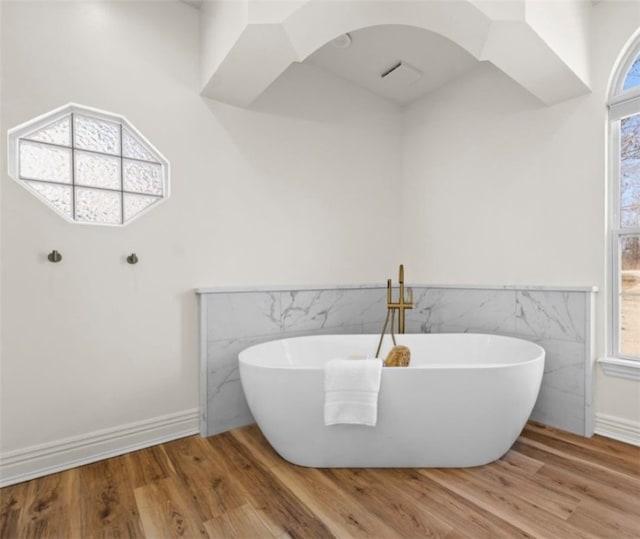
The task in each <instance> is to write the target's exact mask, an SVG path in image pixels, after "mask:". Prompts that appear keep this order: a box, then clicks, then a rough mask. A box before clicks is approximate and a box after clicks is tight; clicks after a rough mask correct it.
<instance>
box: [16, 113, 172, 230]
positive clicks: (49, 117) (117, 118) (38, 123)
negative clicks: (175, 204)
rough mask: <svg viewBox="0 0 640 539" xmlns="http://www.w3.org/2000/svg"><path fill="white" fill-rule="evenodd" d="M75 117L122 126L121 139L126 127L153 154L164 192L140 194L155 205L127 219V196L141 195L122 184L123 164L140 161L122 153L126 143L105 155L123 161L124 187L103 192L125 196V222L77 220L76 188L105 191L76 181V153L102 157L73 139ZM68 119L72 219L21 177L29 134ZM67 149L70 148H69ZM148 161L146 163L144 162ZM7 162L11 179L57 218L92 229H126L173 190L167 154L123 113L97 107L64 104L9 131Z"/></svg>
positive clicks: (123, 214) (122, 199)
mask: <svg viewBox="0 0 640 539" xmlns="http://www.w3.org/2000/svg"><path fill="white" fill-rule="evenodd" d="M75 115H78V116H84V117H87V118H92V119H96V120H104V121H106V122H109V123H112V124H117V125H119V126H120V137H122V130H123V128H126V129H127V130H128V131H129V132H130V134H131V135H132V136H133V137H135V139H137V142H138V143H139V144H140V145H141V146H142V147H143V148H144V149H145V150H146V151H147V152H149V153H150V154H151V155H153V157H154V161H149V162H152V163H153V164H155V165H159V166H160V167H161V182H162V192H161V193H160V194H159V195H155V194H150V193H146V192H141V193H139V194H140V195H142V196H148V197H151V196H153V197H157V198H158V201H157V202H154V203H152V204H151V205H149V206H148V207H147V208H144V209H143V210H141V211H139V212H138V213H136V214H135V215H134V216H133V217H131V218H129V219H125V200H124V196H125V193H127V194H132V195H136V194H138V193H135V192H132V193H129V192H126V191H125V189H124V186H123V183H122V181H123V180H122V175H123V172H122V167H123V162H124V161H125V160H128V161H136V160H138V159H136V158H133V157H125V156H124V155H123V154H122V140H121V143H120V146H121V147H120V152H119V154H117V155H116V154H113V155H112V154H104V155H109V156H112V157H114V158H117V159H119V160H120V176H121V184H120V190H116V189H111V188H106V189H102V190H106V191H110V192H114V193H118V192H119V193H120V194H121V200H120V215H121V219H120V222H119V223H116V222H101V221H88V220H80V219H77V216H76V214H75V188H76V187H77V186H78V187H80V188H87V189H94V190H96V189H98V190H100V189H101V188H98V187H92V186H83V185H78V184H76V181H75V174H76V172H75V170H74V169H73V166H74V161H73V156H75V152H76V151H80V152H83V153H85V154H100V152H96V151H94V150H90V149H82V148H77V147H76V145H75V144H76V143H75V140H74V138H73V121H74V120H73V118H74V116H75ZM65 116H70V121H71V124H72V127H71V129H72V131H71V141H70V146H68V149H69V150H70V152H71V155H72V161H71V166H72V170H71V183H69V184H68V185H69V187H70V188H71V190H72V197H73V200H74V203H73V209H72V215H71V216H68V215H66V214H64V213H62V212H61V211H60V210H59V209H57V208H56V207H55V205H54V204H52V202H51V201H50V200H49V199H47V198H46V197H44V196H42V195H41V194H39V193H38V192H36V191H34V190H32V189H30V188H29V187H28V185H27V182H29V181H33V180H30V179H29V178H23V177H21V176H20V172H19V171H20V149H19V147H20V141H22V140H24V141H29V138H28V134H29V133H33V132H34V131H36V130H38V129H41V128H44V127H46V126H48V125H51V124H54V123H55V122H57V121H58V120H60V119H62V118H64V117H65ZM36 142H37V143H38V144H48V143H43V142H39V141H36ZM52 145H53V146H56V144H52ZM65 147H67V146H65ZM141 161H143V162H144V160H141ZM7 162H8V172H9V176H10V177H11V178H12V179H13V180H15V181H16V182H17V183H18V184H19V185H21V186H22V187H23V188H25V189H27V191H29V192H30V193H31V194H32V195H34V196H35V197H36V198H38V199H39V200H41V201H42V202H43V203H44V204H45V205H46V206H48V207H49V208H51V209H52V210H53V211H54V212H55V213H56V214H57V215H59V216H60V217H62V218H63V219H65V220H66V221H68V222H70V223H74V224H80V225H92V226H115V227H122V226H126V225H128V224H130V223H132V222H133V221H135V220H137V219H138V218H140V217H142V216H143V215H144V214H146V213H147V212H148V211H151V210H153V209H155V208H156V207H157V206H158V205H160V204H162V203H163V202H165V201H166V200H167V199H168V198H169V187H170V180H169V178H170V172H169V168H170V165H169V161H168V160H167V159H166V157H164V155H162V153H160V151H159V150H158V149H157V148H156V147H155V146H154V145H153V144H151V142H149V140H148V139H147V138H146V137H145V136H144V135H143V134H142V133H140V131H138V130H137V129H136V128H135V126H134V125H132V124H131V122H129V121H128V120H127V119H126V118H125V117H124V116H122V115H120V114H115V113H112V112H107V111H104V110H100V109H96V108H93V107H87V106H84V105H78V104H76V103H68V104H67V105H64V106H62V107H59V108H57V109H54V110H52V111H49V112H47V113H45V114H42V115H40V116H38V117H37V118H33V119H32V120H29V121H27V122H24V123H22V124H20V125H18V126H16V127H13V128H12V129H9V130H8V131H7ZM36 181H42V183H48V184H51V185H56V184H57V182H55V181H47V180H36ZM61 185H65V186H66V185H67V184H61Z"/></svg>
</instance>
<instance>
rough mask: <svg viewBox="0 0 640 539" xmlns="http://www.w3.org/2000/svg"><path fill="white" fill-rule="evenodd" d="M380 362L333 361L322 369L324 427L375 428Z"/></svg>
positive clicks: (370, 360) (363, 360)
mask: <svg viewBox="0 0 640 539" xmlns="http://www.w3.org/2000/svg"><path fill="white" fill-rule="evenodd" d="M381 375H382V360H381V359H332V360H330V361H327V363H325V366H324V424H325V425H327V426H328V425H338V424H341V423H348V424H353V425H369V426H371V427H373V426H375V424H376V421H377V420H378V392H379V391H380V377H381Z"/></svg>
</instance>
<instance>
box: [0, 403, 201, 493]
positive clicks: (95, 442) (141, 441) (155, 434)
mask: <svg viewBox="0 0 640 539" xmlns="http://www.w3.org/2000/svg"><path fill="white" fill-rule="evenodd" d="M197 433H198V409H197V408H193V409H190V410H185V411H183V412H177V413H174V414H167V415H163V416H158V417H154V418H152V419H147V420H144V421H137V422H134V423H128V424H126V425H122V426H120V427H115V428H111V429H104V430H100V431H94V432H90V433H88V434H82V435H80V436H73V437H70V438H64V439H62V440H58V441H55V442H50V443H46V444H41V445H35V446H31V447H26V448H24V449H18V450H15V451H8V452H6V453H4V454H1V455H0V487H5V486H8V485H13V484H15V483H20V482H21V481H28V480H29V479H35V478H36V477H42V476H44V475H48V474H51V473H56V472H61V471H63V470H68V469H70V468H75V467H76V466H81V465H83V464H89V463H91V462H97V461H99V460H103V459H106V458H110V457H115V456H118V455H122V454H124V453H129V452H131V451H137V450H138V449H144V448H145V447H151V446H153V445H157V444H161V443H164V442H168V441H171V440H176V439H178V438H183V437H185V436H190V435H192V434H197Z"/></svg>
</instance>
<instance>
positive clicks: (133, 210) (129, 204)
mask: <svg viewBox="0 0 640 539" xmlns="http://www.w3.org/2000/svg"><path fill="white" fill-rule="evenodd" d="M158 200H161V199H160V198H159V197H149V196H144V195H129V194H127V193H125V195H124V220H125V222H127V221H128V220H129V219H131V218H133V217H135V216H136V215H138V214H139V213H140V212H141V211H142V210H144V209H145V208H148V207H149V206H151V204H154V203H155V202H158Z"/></svg>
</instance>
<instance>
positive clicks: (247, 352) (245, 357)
mask: <svg viewBox="0 0 640 539" xmlns="http://www.w3.org/2000/svg"><path fill="white" fill-rule="evenodd" d="M407 335H410V336H415V337H417V336H423V337H424V338H428V337H436V338H437V337H439V336H449V337H454V336H455V337H463V336H464V337H476V338H479V337H489V338H490V339H492V340H509V341H512V342H514V341H517V342H519V343H523V344H525V345H526V346H529V347H530V348H531V350H532V351H533V350H535V352H536V353H535V355H534V357H532V358H530V359H524V360H517V361H511V362H503V363H493V362H485V363H478V364H473V363H460V364H448V363H432V364H428V365H416V364H411V363H410V364H409V366H408V367H384V366H383V371H384V372H389V371H391V372H406V371H416V370H447V369H448V370H467V369H469V370H476V369H502V368H513V367H518V366H522V365H528V364H530V363H535V362H538V361H543V362H544V360H545V359H546V350H545V349H544V348H543V347H542V346H540V345H539V344H538V343H535V342H533V341H531V340H528V339H523V338H521V337H512V336H509V335H496V334H492V333H454V332H452V333H405V334H402V335H396V338H397V339H399V340H401V339H402V337H403V336H407ZM332 337H340V338H341V339H342V338H344V339H345V340H346V339H349V338H354V337H355V338H371V339H375V341H376V342H377V339H378V338H379V335H376V334H362V333H354V334H339V333H338V334H329V333H328V334H321V335H317V334H316V335H299V336H295V337H285V338H277V339H271V340H268V341H264V342H262V343H259V344H254V345H252V346H248V347H247V348H244V349H243V350H241V351H240V352H239V353H238V363H239V366H245V367H254V368H258V369H265V370H283V371H291V370H296V371H297V370H299V371H323V370H324V364H322V365H319V366H318V365H304V364H297V365H283V364H281V363H274V364H268V363H267V362H266V361H265V360H263V359H261V358H250V356H251V355H252V354H254V353H256V352H257V351H258V349H260V348H264V347H267V346H273V344H274V343H284V342H291V341H298V342H299V341H312V340H319V339H324V338H332ZM532 353H533V352H532ZM330 359H334V358H327V359H326V361H329V360H330ZM366 359H373V358H366ZM326 361H325V362H326ZM354 361H358V359H354Z"/></svg>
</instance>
